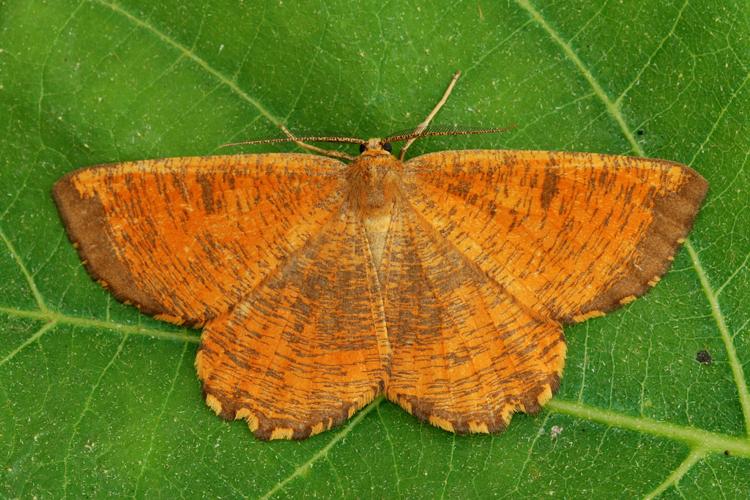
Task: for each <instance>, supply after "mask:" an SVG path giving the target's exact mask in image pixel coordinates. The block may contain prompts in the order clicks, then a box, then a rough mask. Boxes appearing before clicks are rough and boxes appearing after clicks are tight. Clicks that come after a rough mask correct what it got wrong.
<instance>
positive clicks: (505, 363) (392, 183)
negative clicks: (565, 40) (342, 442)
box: [53, 74, 707, 439]
mask: <svg viewBox="0 0 750 500" xmlns="http://www.w3.org/2000/svg"><path fill="white" fill-rule="evenodd" d="M457 78H458V74H456V76H455V77H454V79H453V80H452V82H451V85H450V86H449V88H448V90H447V91H446V93H445V94H444V95H443V99H442V100H441V102H440V103H438V106H436V108H435V109H434V110H433V112H432V113H431V114H430V116H428V118H427V120H425V122H423V123H422V124H421V125H420V127H418V128H417V130H416V131H415V132H414V133H412V134H406V135H403V136H396V137H392V138H389V139H383V140H381V139H369V140H362V139H355V138H320V137H317V138H315V137H314V138H307V140H332V141H334V142H350V143H355V144H358V145H359V147H360V154H359V155H358V156H357V157H356V158H354V157H349V156H348V155H345V154H343V153H336V152H332V153H331V154H332V155H335V156H339V157H341V156H343V157H344V158H345V159H347V160H351V161H350V163H348V164H347V163H344V162H343V161H340V159H334V158H330V157H325V156H320V155H313V154H298V153H297V154H293V153H280V154H279V153H269V154H247V155H227V156H210V157H192V158H187V157H183V158H168V159H158V160H145V161H136V162H123V163H116V164H112V165H99V166H94V167H89V168H84V169H80V170H76V171H74V172H72V173H69V174H68V175H66V176H64V177H63V178H61V179H60V180H59V181H58V182H57V183H56V184H55V186H54V189H53V194H54V198H55V201H56V203H57V206H58V208H59V212H60V214H61V216H62V220H63V221H64V224H65V227H66V229H67V232H68V235H69V236H70V239H71V240H72V242H73V243H74V244H75V246H76V248H77V249H78V252H79V254H80V256H81V259H82V260H83V261H84V263H85V265H86V268H87V269H88V271H89V272H90V274H91V275H92V276H93V277H94V278H95V279H96V280H97V281H99V282H100V283H102V284H103V285H104V286H105V287H106V288H108V289H109V290H110V291H111V292H112V293H113V294H114V296H115V297H117V298H118V299H119V300H122V301H126V302H128V303H131V304H134V305H135V306H136V307H138V308H139V309H140V310H141V311H143V312H145V313H147V314H152V315H154V316H155V317H156V318H159V319H162V320H165V321H169V322H171V323H177V324H187V325H191V326H194V327H201V328H203V331H202V335H201V345H200V348H199V350H198V352H197V356H196V360H195V365H196V368H197V372H198V377H199V378H200V380H201V381H202V384H203V393H204V396H205V400H206V403H207V404H208V406H210V407H211V408H212V409H213V410H214V411H215V412H216V413H217V414H218V415H220V416H221V417H223V418H225V419H245V420H247V422H248V424H249V426H250V429H251V430H252V431H253V433H254V434H255V435H256V436H257V437H258V438H260V439H282V438H283V439H304V438H307V437H308V436H311V435H313V434H317V433H319V432H322V431H324V430H326V429H329V428H331V427H333V426H336V425H339V424H341V423H342V422H344V421H345V420H346V419H347V418H349V417H351V416H352V415H353V414H354V413H355V412H356V411H357V410H359V409H361V408H362V407H363V406H365V405H367V404H368V403H369V402H370V401H372V400H373V399H374V398H376V397H377V396H379V395H384V396H385V397H386V398H388V399H389V400H390V401H392V402H394V403H396V404H398V405H400V406H401V407H402V408H404V409H405V410H406V411H408V412H409V413H411V414H413V415H415V416H416V417H418V418H419V419H421V420H423V421H426V422H429V423H430V424H432V425H435V426H438V427H440V428H442V429H446V430H448V431H451V432H456V433H490V432H498V431H501V430H503V429H504V428H505V427H506V426H507V425H508V423H509V422H510V419H511V417H512V415H513V414H514V413H515V412H519V411H520V412H526V413H531V414H533V413H536V412H538V411H539V409H540V408H541V406H542V405H544V404H545V403H546V402H547V401H548V400H549V399H550V398H551V397H552V395H553V394H554V392H555V391H556V390H557V388H558V386H559V383H560V377H561V376H562V372H563V366H564V362H565V351H566V346H565V339H564V335H563V325H565V324H571V323H577V322H581V321H584V320H586V319H588V318H592V317H595V316H601V315H603V314H605V313H606V312H608V311H611V310H613V309H616V308H618V307H620V306H621V305H623V304H626V303H628V302H630V301H632V300H634V299H635V298H636V297H638V296H640V295H643V294H644V293H646V292H647V291H648V290H649V289H650V288H651V287H653V286H654V285H656V283H657V282H658V281H659V279H660V277H661V276H662V275H663V274H664V272H665V271H666V270H667V269H668V268H669V266H670V264H671V262H672V260H673V256H674V254H675V251H676V250H677V248H678V246H679V245H680V243H681V242H682V241H683V239H684V238H685V236H686V235H687V233H688V232H689V230H690V228H691V225H692V223H693V219H694V217H695V215H696V212H697V211H698V208H699V206H700V204H701V202H702V200H703V198H704V196H705V193H706V190H707V183H706V181H705V180H704V179H703V178H702V177H701V176H700V175H699V174H698V173H696V172H695V171H694V170H692V169H691V168H689V167H687V166H684V165H680V164H678V163H674V162H670V161H665V160H653V159H646V158H632V157H625V156H614V155H605V154H591V153H565V152H549V151H506V150H464V151H442V152H437V153H429V154H425V155H422V156H417V157H416V158H412V159H410V160H408V161H402V160H403V157H404V153H405V152H406V150H407V149H408V146H409V145H410V144H411V142H413V140H414V139H416V138H418V137H424V136H427V135H440V134H441V133H440V132H429V131H426V130H425V127H426V126H427V124H428V123H429V121H430V120H431V118H432V117H433V116H434V114H435V113H436V112H437V110H438V109H439V107H440V106H441V105H442V103H443V102H445V99H446V98H447V96H448V94H449V93H450V90H451V89H452V87H453V85H454V84H455V81H456V79H457ZM295 140H297V139H295ZM399 140H408V141H409V142H407V144H406V146H405V147H404V148H402V153H401V155H400V157H396V156H394V155H393V154H392V153H391V149H392V147H391V143H392V142H395V141H399ZM312 148H313V149H314V150H316V151H320V150H319V149H318V148H315V147H312Z"/></svg>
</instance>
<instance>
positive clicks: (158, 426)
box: [0, 0, 750, 498]
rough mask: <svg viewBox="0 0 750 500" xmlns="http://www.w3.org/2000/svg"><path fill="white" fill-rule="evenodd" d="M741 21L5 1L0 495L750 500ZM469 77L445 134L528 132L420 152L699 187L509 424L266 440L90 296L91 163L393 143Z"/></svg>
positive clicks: (698, 1)
mask: <svg viewBox="0 0 750 500" xmlns="http://www.w3.org/2000/svg"><path fill="white" fill-rule="evenodd" d="M749 16H750V11H749V9H748V5H747V3H746V2H742V1H738V2H733V1H712V0H692V1H688V0H684V1H680V0H678V1H644V2H611V1H595V2H594V1H587V2H586V1H584V2H566V1H562V0H557V1H552V0H544V1H540V0H517V1H507V2H506V1H490V0H474V1H465V2H462V1H454V0H450V1H448V0H441V1H435V2H419V1H415V2H395V1H390V2H382V1H363V2H356V3H352V2H344V1H341V0H329V1H325V0H320V1H318V0H314V1H313V0H311V1H307V2H290V1H286V2H285V1H280V0H277V1H262V2H260V1H241V0H212V1H207V2H178V1H172V0H167V1H162V2H149V1H145V0H117V1H115V0H81V1H80V2H79V1H69V0H54V1H40V0H0V317H1V318H2V320H1V321H2V323H1V324H2V326H1V327H0V340H2V342H0V457H2V458H1V460H2V464H0V465H1V466H2V468H1V469H0V495H2V496H4V497H60V496H70V497H81V496H93V497H99V496H105V495H118V496H119V495H128V496H137V497H154V496H155V497H177V496H182V497H188V496H189V497H194V496H196V497H212V498H218V497H242V496H247V497H260V496H268V497H283V496H286V495H295V496H298V495H299V496H301V495H317V496H346V497H391V496H404V497H406V496H408V497H428V498H434V497H462V496H498V497H502V496H519V495H527V496H533V497H541V496H566V497H571V498H575V497H583V498H588V497H591V496H592V495H594V496H605V497H621V496H624V497H633V496H648V495H663V497H664V498H671V497H679V496H689V497H697V496H708V497H718V496H724V497H747V496H748V495H749V494H750V440H749V438H748V429H749V428H750V427H749V426H750V422H749V421H750V396H749V395H748V388H747V373H748V372H749V371H750V367H749V366H748V362H750V340H749V336H748V324H749V322H750V309H749V308H748V307H747V303H748V300H749V299H750V292H749V291H750V277H749V276H748V259H749V258H750V210H749V209H750V201H749V198H748V183H749V182H750V172H749V170H750V169H749V168H748V166H747V163H748V156H750V119H749V118H748V117H749V116H750V109H749V104H750V86H749V85H748V84H747V82H748V79H749V78H750V72H749V70H748V65H750V39H749V38H748V37H749V33H750V17H749ZM456 69H461V70H463V72H464V76H463V78H462V79H461V80H460V81H459V84H458V87H457V88H456V90H455V92H454V94H453V96H452V97H451V99H450V100H449V102H448V104H447V105H446V107H445V108H444V110H443V111H442V112H441V114H440V115H439V117H438V119H437V122H436V123H438V124H442V125H447V126H453V125H457V126H462V127H490V126H505V125H510V124H517V128H515V129H514V130H513V131H511V132H508V133H505V134H502V135H493V136H481V137H453V138H444V139H429V140H422V141H420V142H418V143H417V144H416V145H415V148H414V149H412V155H416V154H419V153H422V152H428V151H437V150H441V149H465V148H473V147H483V148H515V149H552V150H566V151H592V152H602V153H622V154H631V155H643V156H651V157H659V158H666V159H670V160H675V161H679V162H683V163H685V164H688V165H691V166H692V167H693V168H695V169H697V170H698V171H699V172H701V173H702V174H703V175H704V176H705V177H706V178H707V179H708V181H709V183H710V186H711V191H710V194H709V197H708V199H707V202H706V204H705V206H704V208H703V210H702V212H701V214H700V216H699V218H698V220H697V222H696V227H695V230H694V231H693V233H692V235H691V237H690V239H689V240H688V242H687V243H686V247H685V248H684V249H683V250H682V251H681V252H680V254H679V255H678V257H677V259H676V261H675V265H674V268H673V270H672V271H671V272H670V273H669V274H668V275H667V276H666V277H665V278H664V279H663V280H662V282H661V283H660V284H659V286H657V287H656V288H655V289H654V290H653V291H652V292H651V293H650V294H649V295H647V296H646V297H644V298H642V299H639V300H637V301H636V302H634V303H633V304H631V305H629V306H627V307H626V308H624V309H622V310H620V311H618V312H616V313H613V314H611V315H609V316H608V317H606V318H603V319H595V320H591V321H588V322H586V323H584V324H581V325H578V326H576V327H574V328H567V329H566V335H567V337H568V340H569V349H568V362H567V368H566V374H565V377H564V379H563V384H562V387H561V389H560V391H559V393H558V395H557V396H556V398H555V399H554V400H553V401H552V402H551V403H550V404H549V405H548V407H547V408H546V409H545V411H543V412H542V413H541V414H540V415H538V416H536V417H528V416H525V415H517V416H516V417H515V418H514V419H513V422H512V424H511V426H510V428H509V429H508V431H507V432H505V433H504V434H501V435H497V436H471V437H457V436H453V435H450V434H447V433H445V432H442V431H440V430H438V429H435V428H433V427H430V426H424V425H422V424H420V423H419V422H417V420H416V419H414V418H413V417H411V416H409V415H408V414H406V413H405V412H403V411H402V410H400V409H399V408H398V407H396V406H394V405H392V404H390V403H388V402H383V401H381V402H378V403H375V404H373V405H371V406H369V407H367V408H366V409H365V410H363V411H362V412H360V413H359V414H357V416H356V417H355V418H354V419H352V420H351V421H350V422H349V423H348V424H347V425H346V426H344V427H342V428H339V429H337V430H334V431H331V432H326V433H323V434H322V435H319V436H316V437H314V438H312V439H309V440H307V441H304V442H272V443H264V442H259V441H256V440H255V439H254V438H253V437H252V435H251V434H250V432H249V431H248V430H247V428H246V427H245V425H244V424H243V423H241V422H234V423H225V422H223V421H221V420H220V419H218V418H217V417H215V416H214V415H213V413H212V412H211V411H210V410H209V409H208V408H207V407H206V406H205V404H204V403H203V401H202V399H201V394H200V387H199V383H198V381H197V379H196V376H195V372H194V369H193V366H192V364H193V358H194V353H195V349H196V347H197V342H198V336H199V332H197V331H191V330H181V329H179V328H173V327H170V326H168V325H166V324H163V323H160V322H157V321H154V320H152V319H151V318H148V317H145V316H141V315H139V314H138V313H137V311H136V310H135V309H134V308H132V307H128V306H124V305H122V304H120V303H117V302H116V301H114V300H113V299H112V298H111V297H110V296H109V295H108V293H107V292H106V291H104V290H102V289H101V288H100V287H99V286H98V285H96V284H95V283H93V282H92V281H91V280H90V279H89V277H88V276H87V274H86V273H85V271H84V269H83V268H82V266H81V264H80V261H79V260H78V258H77V256H76V253H75V251H74V249H73V248H72V246H71V245H70V243H69V241H68V240H67V237H66V235H65V233H64V231H63V228H62V225H61V223H60V220H59V218H58V216H57V212H56V210H55V208H54V205H53V203H52V199H51V197H50V188H51V186H52V184H53V183H54V181H55V180H56V179H57V178H59V177H60V176H62V175H63V174H64V173H66V172H68V171H70V170H73V169H75V168H78V167H81V166H86V165H90V164H96V163H103V162H117V161H123V160H134V159H144V158H157V157H167V156H182V155H206V154H213V153H216V152H217V146H218V145H220V144H223V143H226V142H230V141H234V140H242V139H250V138H264V137H278V136H280V135H281V133H280V129H279V125H280V124H286V125H287V126H288V127H289V128H291V129H292V130H294V131H296V132H299V133H311V132H314V133H337V134H344V135H353V136H359V137H370V136H382V135H386V134H388V133H390V132H393V131H396V130H402V129H406V128H409V127H412V126H414V125H416V124H417V123H418V122H419V121H421V120H422V118H423V117H424V115H425V114H426V113H427V112H428V111H429V110H430V109H431V107H432V105H433V104H434V103H435V102H436V100H437V99H438V98H439V96H440V95H441V93H442V91H443V89H444V87H445V85H446V84H447V83H448V80H449V79H450V76H451V74H452V73H453V72H454V71H455V70H456ZM247 150H248V151H261V150H263V151H268V150H279V151H294V150H296V148H295V147H294V146H293V145H279V146H278V147H268V146H267V147H262V148H260V147H256V148H247ZM702 350H705V351H707V352H708V353H709V354H710V357H711V359H712V362H711V363H710V364H702V363H699V362H698V361H696V354H697V352H698V351H702Z"/></svg>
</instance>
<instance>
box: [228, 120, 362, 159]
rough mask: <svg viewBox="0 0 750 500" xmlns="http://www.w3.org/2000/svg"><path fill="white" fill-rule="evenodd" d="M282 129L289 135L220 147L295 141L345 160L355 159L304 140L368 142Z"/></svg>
mask: <svg viewBox="0 0 750 500" xmlns="http://www.w3.org/2000/svg"><path fill="white" fill-rule="evenodd" d="M281 129H282V130H283V131H284V133H285V134H287V136H288V137H280V138H276V139H257V140H252V141H241V142H230V143H227V144H222V145H221V146H219V147H220V148H228V147H230V146H244V145H248V144H275V143H279V142H294V143H295V144H297V145H298V146H300V147H301V148H304V149H307V150H309V151H314V152H316V153H320V154H324V155H326V156H332V157H334V158H341V159H344V160H354V157H353V156H351V155H348V154H346V153H342V152H341V151H333V150H330V149H323V148H319V147H317V146H313V145H312V144H307V143H305V142H304V141H312V142H332V143H347V144H367V141H365V140H363V139H359V138H357V137H337V136H308V137H295V136H294V135H293V134H292V133H291V132H290V131H289V130H288V129H287V128H286V127H284V126H282V127H281Z"/></svg>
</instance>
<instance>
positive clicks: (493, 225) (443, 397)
mask: <svg viewBox="0 0 750 500" xmlns="http://www.w3.org/2000/svg"><path fill="white" fill-rule="evenodd" d="M402 180H403V183H404V184H403V185H404V193H403V195H404V196H403V199H402V200H400V202H399V204H398V207H396V208H397V209H396V211H395V214H394V218H393V220H392V222H391V227H390V230H389V236H388V240H387V243H386V253H385V256H384V259H383V271H382V273H381V274H382V275H383V276H384V280H383V281H384V289H385V310H386V320H387V325H388V335H389V339H390V342H391V347H392V351H393V358H392V362H391V379H390V382H389V384H388V388H387V396H388V398H389V399H391V400H392V401H394V402H397V403H398V404H400V405H401V406H402V407H403V408H405V409H406V410H407V411H409V412H411V413H413V414H414V415H416V416H417V417H419V418H421V419H422V420H426V421H429V422H430V423H432V424H433V425H437V426H439V427H442V428H444V429H447V430H450V431H454V432H459V433H466V432H488V431H489V432H492V431H497V430H501V429H503V428H504V427H505V426H507V424H508V422H509V421H510V418H511V416H512V414H513V413H514V412H515V411H524V412H526V413H536V412H537V411H538V410H539V408H540V407H541V405H543V404H544V403H545V402H546V401H547V400H549V399H550V398H551V396H552V394H553V393H554V392H555V391H556V390H557V388H558V385H559V380H560V376H561V375H562V370H563V366H564V361H565V341H564V337H563V334H562V324H564V323H571V322H578V321H583V320H585V319H587V318H589V317H592V316H598V315H602V314H604V313H605V312H606V311H609V310H611V309H614V308H616V307H618V306H620V305H622V304H625V303H627V302H630V301H631V300H633V299H634V298H635V297H637V296H640V295H642V294H643V293H645V292H646V291H647V290H648V289H649V288H650V287H652V286H654V285H655V284H656V283H657V282H658V281H659V278H660V276H661V275H662V274H663V273H664V272H665V271H666V269H667V268H668V267H669V265H670V263H671V262H670V261H671V260H672V258H673V255H674V252H675V251H676V248H677V247H678V246H679V244H680V243H681V242H682V239H683V238H684V237H685V236H686V234H687V233H688V232H689V230H690V227H691V225H692V221H693V218H694V217H695V214H696V212H697V210H698V207H699V205H700V203H701V201H702V200H703V197H704V195H705V193H706V190H707V184H706V182H705V180H704V179H703V178H702V177H701V176H700V175H698V174H696V173H695V172H694V171H693V170H691V169H690V168H687V167H685V166H682V165H678V164H675V163H672V162H667V161H661V160H648V159H642V158H629V157H620V156H610V155H597V154H585V153H553V152H546V151H538V152H536V151H495V150H492V151H481V150H480V151H444V152H440V153H433V154H427V155H424V156H420V157H417V158H414V159H413V160H410V161H409V162H407V163H406V164H405V166H404V171H403V173H402Z"/></svg>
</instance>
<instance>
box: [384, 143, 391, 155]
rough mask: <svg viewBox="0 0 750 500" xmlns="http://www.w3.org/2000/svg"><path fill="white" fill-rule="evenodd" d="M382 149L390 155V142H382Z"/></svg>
mask: <svg viewBox="0 0 750 500" xmlns="http://www.w3.org/2000/svg"><path fill="white" fill-rule="evenodd" d="M383 149H385V150H386V151H388V152H389V153H390V152H391V151H393V145H392V144H391V143H390V142H384V143H383Z"/></svg>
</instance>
